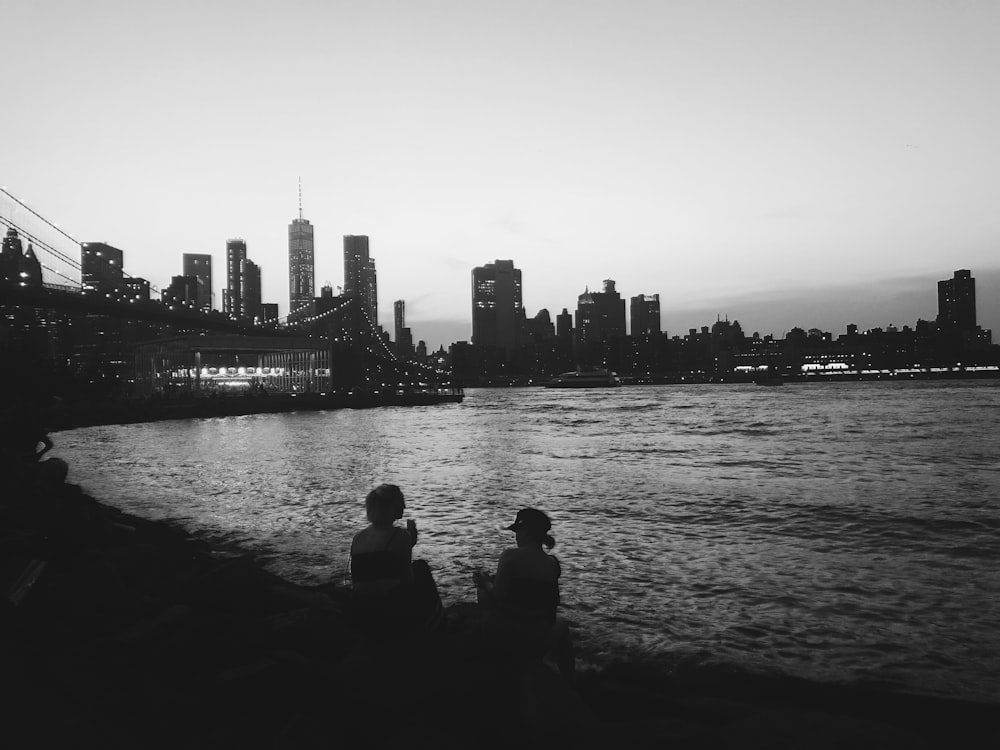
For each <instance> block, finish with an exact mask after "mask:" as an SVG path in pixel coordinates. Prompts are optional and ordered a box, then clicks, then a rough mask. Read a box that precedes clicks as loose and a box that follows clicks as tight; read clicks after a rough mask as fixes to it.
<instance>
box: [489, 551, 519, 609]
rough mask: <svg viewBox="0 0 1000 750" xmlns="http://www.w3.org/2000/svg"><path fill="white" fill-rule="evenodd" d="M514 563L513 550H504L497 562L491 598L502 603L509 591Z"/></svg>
mask: <svg viewBox="0 0 1000 750" xmlns="http://www.w3.org/2000/svg"><path fill="white" fill-rule="evenodd" d="M513 561H514V550H512V549H508V550H504V552H503V554H501V555H500V560H499V561H498V562H497V573H496V575H495V576H494V577H493V589H492V592H493V596H494V597H495V598H497V599H499V600H500V601H503V600H504V599H505V598H506V597H507V594H508V592H509V591H510V580H511V578H512V577H513V576H512V573H513V571H512V570H511V568H512V567H513Z"/></svg>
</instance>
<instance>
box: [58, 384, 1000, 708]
mask: <svg viewBox="0 0 1000 750" xmlns="http://www.w3.org/2000/svg"><path fill="white" fill-rule="evenodd" d="M778 390H780V391H781V392H780V393H775V392H774V391H778ZM998 404H1000V391H998V389H996V388H995V387H992V388H991V387H989V385H988V384H983V383H974V382H963V383H908V384H887V383H886V384H883V383H878V384H872V383H855V384H849V383H845V384H828V385H823V386H809V387H789V388H787V389H760V388H752V387H740V386H732V387H729V386H665V387H656V386H643V387H635V388H628V387H625V388H621V389H616V391H615V392H614V393H612V394H609V393H607V392H605V393H601V394H595V393H590V392H585V391H566V392H552V391H545V390H544V389H510V390H473V391H470V392H469V393H468V395H467V398H466V401H465V403H463V404H460V405H450V406H447V407H435V408H426V409H425V408H413V409H405V408H395V409H377V410H357V411H354V410H344V411H337V412H325V413H302V414H286V415H255V416H250V417H239V418H219V419H206V420H192V421H186V422H164V423H159V424H148V425H127V426H121V427H95V428H88V429H84V430H76V431H73V432H68V433H61V434H59V435H57V436H56V448H57V450H56V453H57V455H60V456H61V457H63V458H66V459H67V460H69V462H70V464H71V467H72V469H71V479H72V480H73V481H77V482H80V483H82V484H83V485H84V486H85V488H87V489H90V490H92V491H93V492H94V494H96V495H97V496H99V497H100V498H102V499H104V500H106V501H108V502H110V503H113V504H115V505H119V506H121V507H123V508H126V509H129V510H132V511H133V512H138V513H142V514H144V515H147V516H150V517H154V518H168V519H172V520H177V521H181V522H183V523H185V524H187V525H189V526H190V527H192V528H197V529H199V530H201V533H202V534H203V535H205V536H206V537H207V538H210V539H212V540H213V541H222V542H227V543H237V544H240V545H243V546H244V547H247V548H251V549H253V550H255V551H257V552H258V553H259V554H261V555H262V556H263V557H264V558H265V559H266V560H267V561H268V563H269V565H271V566H272V567H273V568H274V569H275V570H276V571H278V572H280V573H282V574H284V575H288V576H289V577H292V578H294V579H296V580H300V581H303V582H320V581H328V580H339V579H340V578H341V577H342V576H343V570H344V568H345V567H346V561H347V553H348V549H349V545H350V539H351V536H352V535H353V533H354V532H355V531H356V530H357V529H359V528H360V527H361V526H363V524H364V522H365V521H364V510H363V506H362V498H363V496H364V493H365V492H366V491H367V489H368V488H369V487H371V486H372V485H374V484H376V483H378V482H382V481H392V482H396V483H398V484H400V485H401V486H402V487H403V488H404V491H405V492H406V496H407V505H408V508H407V512H408V513H409V514H412V516H413V517H414V518H415V519H416V520H417V522H418V524H419V526H420V532H421V536H420V544H419V546H418V552H419V553H420V555H421V556H422V557H424V558H426V559H427V560H428V561H429V562H430V563H431V565H432V567H433V569H434V571H435V576H436V578H437V580H438V584H439V588H440V589H441V591H442V595H443V596H444V598H445V599H446V601H448V602H453V601H460V600H472V599H473V598H474V590H473V587H472V583H471V578H470V576H471V573H472V571H473V570H474V569H475V568H477V567H480V566H490V565H492V564H495V560H496V558H497V556H498V555H499V554H500V552H501V551H502V550H503V549H504V547H506V546H507V545H509V544H510V543H511V541H512V540H511V538H510V534H509V532H506V531H504V527H505V526H506V525H507V524H509V523H510V520H511V519H512V517H513V515H514V512H515V511H516V510H517V509H518V508H520V507H522V506H524V505H534V506H537V507H541V508H544V509H545V510H547V511H549V512H550V514H551V515H552V517H553V521H554V528H553V533H554V535H555V537H556V540H557V542H558V544H557V547H556V548H555V550H554V551H555V552H556V553H557V554H558V555H559V557H560V560H561V561H562V563H563V567H564V570H565V578H564V586H563V589H564V590H563V598H564V600H565V606H566V612H567V614H568V616H569V617H570V619H571V620H572V621H573V623H574V625H575V626H576V627H577V628H578V633H579V637H580V641H581V652H582V653H584V654H587V655H588V658H590V659H594V660H598V661H599V660H600V659H601V658H604V657H607V656H608V655H609V654H612V653H613V654H615V655H618V656H621V655H623V654H625V655H627V654H633V655H637V656H642V657H643V658H649V659H653V660H657V661H661V662H663V663H665V664H678V663H697V664H703V665H704V664H739V665H742V666H744V667H746V668H752V669H758V670H773V671H779V672H783V673H786V674H792V675H799V676H806V677H813V678H818V679H832V680H849V681H856V682H866V683H868V684H884V685H886V686H890V687H893V688H896V689H904V690H910V691H917V692H920V691H923V692H934V693H937V694H942V695H960V696H964V697H968V698H974V699H980V700H997V699H998V698H1000V695H998V692H997V683H996V678H995V675H996V674H997V673H1000V628H998V627H997V624H998V623H1000V562H998V561H1000V508H998V505H997V497H1000V464H998V463H997V459H996V456H998V455H1000V437H998V433H1000V431H997V430H996V429H995V425H994V421H995V420H994V415H995V411H993V410H992V409H995V407H996V406H997V405H998Z"/></svg>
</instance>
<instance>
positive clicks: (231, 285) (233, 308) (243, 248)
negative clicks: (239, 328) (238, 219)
mask: <svg viewBox="0 0 1000 750" xmlns="http://www.w3.org/2000/svg"><path fill="white" fill-rule="evenodd" d="M246 259H247V243H246V242H244V241H243V240H241V239H239V238H235V239H231V240H227V241H226V288H225V289H224V290H223V292H222V312H224V313H225V314H226V315H228V316H229V317H230V318H239V317H240V316H241V315H242V314H243V280H242V276H241V274H242V264H243V261H245V260H246Z"/></svg>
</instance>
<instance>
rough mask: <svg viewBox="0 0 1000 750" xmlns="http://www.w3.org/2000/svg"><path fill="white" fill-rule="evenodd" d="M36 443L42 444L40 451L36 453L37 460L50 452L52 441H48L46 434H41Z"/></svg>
mask: <svg viewBox="0 0 1000 750" xmlns="http://www.w3.org/2000/svg"><path fill="white" fill-rule="evenodd" d="M38 441H39V442H40V443H41V444H42V449H41V450H40V451H39V452H38V458H41V457H42V456H44V455H45V454H46V453H48V452H49V451H50V450H52V441H51V440H50V439H49V436H48V434H47V433H44V432H43V433H42V436H41V437H40V438H38Z"/></svg>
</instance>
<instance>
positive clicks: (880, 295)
mask: <svg viewBox="0 0 1000 750" xmlns="http://www.w3.org/2000/svg"><path fill="white" fill-rule="evenodd" d="M0 3H2V6H3V8H2V13H0V30H2V32H3V33H2V37H0V39H2V41H0V49H2V54H3V59H4V69H5V71H6V75H5V76H4V86H3V90H4V92H5V96H4V114H3V117H2V118H0V122H2V125H0V128H2V130H0V134H2V138H0V185H3V187H4V188H5V189H7V190H8V191H10V192H11V193H12V194H14V195H15V196H17V197H18V198H20V199H21V200H23V201H24V203H25V204H27V205H28V206H30V207H31V208H32V209H34V210H35V211H37V212H38V213H39V214H41V215H42V216H44V217H45V218H46V219H48V220H50V221H52V222H54V223H56V224H58V225H59V227H61V228H62V229H63V230H64V231H66V232H67V233H68V234H69V235H71V236H72V237H73V238H75V239H76V240H78V241H83V242H87V241H99V242H107V243H109V244H111V245H114V246H115V247H119V248H121V249H122V250H123V251H124V253H125V271H126V272H127V273H129V274H131V275H133V276H141V277H143V278H147V279H149V280H150V281H151V282H152V283H153V285H154V286H155V287H158V288H164V287H166V286H167V285H168V284H169V282H170V277H171V276H174V275H178V274H180V273H181V270H182V269H181V256H182V254H183V253H184V252H198V253H203V252H207V253H211V254H212V255H213V263H214V269H215V270H214V275H215V284H214V286H215V289H214V291H215V295H216V302H217V306H221V299H222V294H221V290H222V286H223V284H224V275H225V272H224V268H225V243H226V240H227V239H228V238H231V237H241V238H243V239H244V240H245V241H246V242H247V254H248V257H250V258H251V259H252V260H254V261H255V262H257V263H258V264H259V265H260V266H261V268H262V274H263V297H264V301H265V302H277V303H278V304H279V307H280V310H281V313H282V314H285V313H286V312H287V310H288V249H287V248H288V240H287V233H288V224H289V222H290V221H291V220H292V219H293V218H296V217H297V216H298V210H299V205H298V200H299V193H298V190H299V180H300V179H301V184H302V210H303V215H304V217H305V218H307V219H309V220H310V221H311V222H312V223H313V225H314V226H315V232H316V281H317V293H318V287H319V286H320V285H322V284H323V283H325V282H329V283H331V284H332V285H333V286H334V287H337V286H340V285H342V284H343V259H342V257H343V256H342V242H343V241H342V237H343V235H345V234H366V235H368V236H369V238H370V247H371V254H372V257H373V258H374V259H375V262H376V268H377V272H378V290H379V317H380V319H381V320H382V322H383V324H384V325H385V326H386V327H387V329H388V330H390V331H391V330H392V325H391V316H392V303H393V301H394V300H397V299H403V300H405V301H406V311H407V324H408V325H409V326H410V328H411V329H412V331H413V336H414V339H415V340H417V339H424V340H426V342H427V344H428V345H429V346H430V347H431V348H433V349H436V348H437V347H438V346H440V345H444V346H445V347H446V348H447V346H448V344H450V343H451V342H453V341H458V340H469V339H470V338H471V272H472V268H473V267H475V266H479V265H484V264H486V263H489V262H492V261H494V260H496V259H511V260H513V261H514V263H515V265H516V266H517V267H518V268H520V269H521V271H522V274H523V288H524V306H525V308H526V312H527V315H528V316H529V317H530V316H533V315H535V314H536V313H537V312H538V311H539V309H541V308H546V309H548V310H549V311H550V313H551V314H552V316H553V318H554V316H555V315H556V314H557V313H559V312H560V311H561V310H562V309H563V308H568V309H569V310H571V311H572V310H574V309H575V307H576V301H577V298H578V297H579V295H580V294H582V293H583V292H584V291H585V290H586V289H588V288H589V289H591V290H594V289H600V288H601V286H602V283H603V281H604V280H605V279H614V280H615V282H616V288H617V290H618V291H619V292H620V293H621V295H622V297H623V298H625V299H626V300H627V299H628V298H630V297H632V296H635V295H639V294H659V295H660V307H661V319H662V324H663V327H664V329H665V330H667V331H668V332H669V333H670V334H672V335H673V334H683V333H686V332H687V330H688V329H689V328H700V327H701V326H703V325H710V324H711V323H713V322H714V321H715V320H716V319H717V318H719V317H720V316H721V317H723V318H727V317H728V318H729V319H730V320H734V319H735V320H739V321H740V323H741V325H742V326H743V328H744V330H745V331H746V332H748V333H749V332H752V331H758V332H760V333H761V334H766V333H774V334H775V335H777V336H781V335H783V333H784V332H785V331H787V330H789V329H790V328H791V327H792V326H795V325H798V326H801V327H803V328H806V329H809V328H814V327H815V328H821V329H823V330H828V331H832V332H833V333H834V334H838V333H842V332H843V331H844V329H845V327H846V325H847V324H848V323H854V324H857V325H858V326H859V327H860V328H861V329H867V328H872V327H876V326H883V327H884V326H887V325H890V324H895V325H897V326H902V325H906V324H912V323H914V322H915V321H916V320H917V319H918V318H924V319H933V318H934V316H935V315H936V313H937V296H936V282H937V281H938V280H940V279H945V278H950V277H951V276H952V274H953V272H954V271H955V270H957V269H963V268H967V269H970V270H971V271H972V273H973V276H975V277H976V279H977V296H978V308H979V323H980V325H982V326H984V327H987V328H992V329H993V330H994V331H995V332H997V334H998V335H1000V252H998V250H1000V210H998V206H1000V96H997V92H998V91H1000V44H997V39H1000V3H997V2H973V1H971V0H970V1H969V2H960V1H951V2H944V1H941V2H927V1H925V0H905V1H901V2H889V1H882V0H867V1H866V2H850V1H843V2H829V0H825V1H824V2H812V1H810V0H798V1H796V2H791V1H788V2H778V1H776V0H775V1H765V0H762V1H761V2H725V1H721V0H719V1H712V2H706V1H701V2H671V1H670V0H660V1H659V2H639V1H636V0H615V1H614V2H593V1H589V2H588V1H587V0H573V1H564V0H548V1H546V0H532V1H531V2H521V1H520V0H505V2H503V3H499V2H495V1H493V2H478V1H477V0H464V1H456V2H453V1H451V0H439V1H433V2H432V1H429V0H407V1H404V2H382V1H379V0H358V1H356V2H338V1H336V0H323V1H322V2H320V1H317V2H295V1H294V0H290V1H286V2H281V3H274V2H254V1H253V0H241V1H239V2H231V1H229V0H220V1H217V2H212V1H211V0H200V2H188V1H187V0H172V1H171V2H160V1H159V0H151V1H147V2H134V1H129V2H118V1H117V0H115V1H110V0H108V1H94V0H67V1H64V2H54V1H52V0H36V1H35V2H32V3H14V2H13V0H0ZM0 215H2V216H4V217H5V218H8V219H12V220H15V221H18V223H19V225H22V226H25V227H28V228H32V227H33V228H34V231H36V232H37V233H38V236H40V237H41V236H43V233H44V232H46V231H49V230H48V229H47V227H45V226H44V225H41V224H39V223H38V222H37V221H36V220H35V218H34V217H33V216H31V215H30V212H28V211H27V210H26V209H25V208H24V207H23V206H21V205H19V204H17V203H15V202H13V201H11V200H9V199H7V198H6V197H2V196H0ZM22 222H23V224H22ZM48 241H50V242H51V243H52V244H53V245H55V246H56V247H58V248H60V249H61V250H62V251H63V252H76V250H75V248H74V246H73V245H72V243H71V242H70V241H69V240H68V239H66V238H65V237H61V236H58V235H56V236H54V238H53V239H51V240H48Z"/></svg>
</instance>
